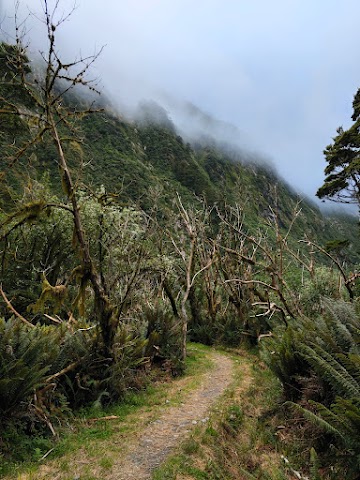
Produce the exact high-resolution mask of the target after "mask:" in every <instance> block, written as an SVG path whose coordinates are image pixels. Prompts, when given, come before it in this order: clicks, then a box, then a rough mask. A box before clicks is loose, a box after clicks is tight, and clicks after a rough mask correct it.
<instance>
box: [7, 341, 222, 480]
mask: <svg viewBox="0 0 360 480" xmlns="http://www.w3.org/2000/svg"><path fill="white" fill-rule="evenodd" d="M210 351H211V348H209V347H206V346H203V345H199V344H194V343H190V344H189V345H188V357H187V359H186V371H185V375H184V376H185V378H186V379H187V381H186V384H185V386H184V388H182V390H181V392H176V395H175V396H174V398H171V401H169V402H168V403H167V402H166V400H167V396H168V392H169V390H170V388H171V387H172V386H173V385H175V384H176V382H177V379H174V380H173V381H172V382H163V381H156V380H155V381H154V382H153V383H149V384H148V386H147V388H146V389H145V390H143V391H140V392H129V393H128V394H127V395H126V396H125V398H124V399H123V401H122V402H121V403H119V404H115V405H111V406H108V407H106V408H99V406H98V404H97V405H96V406H89V407H87V408H83V409H81V410H79V411H78V412H77V413H76V415H75V417H74V418H69V419H68V422H69V424H68V425H66V426H62V427H61V428H59V430H58V433H59V435H60V439H59V440H55V439H54V438H52V437H43V436H28V435H26V434H25V433H24V432H19V431H17V430H16V428H14V429H13V430H11V431H8V432H1V433H2V437H3V438H5V437H6V436H9V437H10V438H11V442H12V445H13V448H12V452H13V456H12V458H8V459H5V458H1V457H0V478H1V477H4V476H6V475H8V476H9V478H12V477H14V476H16V474H17V473H20V472H26V473H27V474H28V475H32V472H35V477H33V478H36V469H37V467H38V465H39V463H40V460H41V458H42V457H43V455H45V454H46V453H47V452H49V450H51V449H53V450H52V452H51V453H50V454H49V455H48V456H47V458H48V459H55V458H57V459H59V467H60V468H61V470H62V471H63V472H66V471H67V470H68V469H69V468H70V467H69V463H68V461H67V459H66V455H68V454H70V453H71V452H74V451H76V450H78V449H80V448H85V450H86V451H87V453H89V454H91V455H95V456H96V455H99V456H101V457H104V452H103V451H102V448H103V447H102V442H104V441H108V440H111V437H112V436H113V435H115V434H116V435H121V436H122V435H123V436H124V438H125V437H126V435H128V434H130V433H132V432H134V431H135V430H136V428H139V427H138V423H137V422H136V413H137V412H138V411H140V409H145V411H148V412H151V415H153V416H154V417H155V416H156V415H157V414H158V412H159V410H160V409H163V408H164V407H165V408H166V407H167V406H170V405H177V404H180V403H181V402H182V399H183V397H184V396H185V395H186V394H187V393H188V392H189V391H191V390H192V389H194V388H196V386H197V385H198V381H199V377H200V376H201V375H202V374H204V373H205V372H208V371H210V370H211V368H212V367H213V363H212V361H211V359H209V355H208V354H209V352H210ZM179 380H180V379H179ZM112 415H113V416H116V417H118V419H116V420H110V421H101V420H98V421H96V422H91V419H94V418H96V419H100V418H101V417H107V416H112ZM84 446H85V447H84ZM101 462H105V464H106V465H105V464H104V465H101V466H102V467H103V468H110V463H111V460H110V459H107V458H106V457H105V458H104V459H103V460H101ZM11 475H12V477H11Z"/></svg>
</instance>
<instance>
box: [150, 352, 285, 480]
mask: <svg viewBox="0 0 360 480" xmlns="http://www.w3.org/2000/svg"><path fill="white" fill-rule="evenodd" d="M234 359H235V365H236V375H235V381H234V383H233V385H232V387H231V388H230V389H228V390H227V392H226V394H225V396H222V397H221V400H220V401H219V402H218V404H217V405H216V406H215V408H213V410H212V414H211V416H210V420H209V422H208V424H207V425H205V426H197V427H196V429H195V430H194V431H193V433H192V435H191V437H190V438H188V439H187V440H185V441H184V442H183V443H182V445H181V446H180V448H179V451H178V453H177V454H175V455H173V456H172V457H170V458H169V459H168V460H167V461H166V462H165V463H164V464H163V465H162V466H161V467H160V468H159V469H157V470H156V471H155V472H154V473H153V479H154V480H175V479H182V480H220V479H221V480H235V479H236V480H239V479H263V480H286V479H289V478H292V477H289V476H288V474H289V470H288V469H287V467H286V466H285V465H284V462H283V460H282V458H281V452H280V451H279V449H280V447H279V443H278V440H277V431H278V425H277V424H276V423H275V422H274V416H273V415H272V411H275V410H277V409H278V406H279V405H278V401H279V398H280V395H281V386H280V385H279V383H278V381H277V380H276V379H275V378H274V376H273V375H272V373H271V372H270V371H269V370H268V369H267V368H265V367H264V366H263V364H262V363H261V361H260V360H259V359H258V357H256V356H252V355H251V354H249V353H248V352H244V354H243V355H241V354H239V355H234Z"/></svg>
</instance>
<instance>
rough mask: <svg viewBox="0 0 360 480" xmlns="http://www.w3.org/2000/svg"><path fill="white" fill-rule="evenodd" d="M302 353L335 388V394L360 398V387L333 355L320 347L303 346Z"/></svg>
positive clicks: (301, 347)
mask: <svg viewBox="0 0 360 480" xmlns="http://www.w3.org/2000/svg"><path fill="white" fill-rule="evenodd" d="M300 353H301V355H302V356H303V357H304V358H305V359H306V361H308V362H309V364H310V365H311V366H312V367H313V368H314V370H315V371H316V372H317V373H318V375H320V377H321V378H325V379H326V380H327V382H328V383H329V384H330V385H331V387H332V388H333V390H334V392H335V394H338V395H341V394H343V395H345V396H354V397H360V385H359V383H358V382H357V381H356V379H354V378H353V377H352V375H351V374H350V373H349V371H348V370H347V368H346V367H344V366H343V365H342V364H341V363H340V362H339V361H338V360H337V359H336V358H334V356H333V355H331V354H330V353H328V352H326V351H325V350H324V349H323V348H322V347H320V346H318V345H313V346H308V345H301V346H300Z"/></svg>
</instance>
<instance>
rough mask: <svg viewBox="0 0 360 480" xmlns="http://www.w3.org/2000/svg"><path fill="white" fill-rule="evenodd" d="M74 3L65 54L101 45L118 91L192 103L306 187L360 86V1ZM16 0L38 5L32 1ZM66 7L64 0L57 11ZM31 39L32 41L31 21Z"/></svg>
mask: <svg viewBox="0 0 360 480" xmlns="http://www.w3.org/2000/svg"><path fill="white" fill-rule="evenodd" d="M13 3H14V2H13V1H12V0H0V7H1V9H2V18H4V16H6V15H8V16H11V15H12V12H13ZM49 3H51V1H50V2H49ZM77 3H78V8H77V10H76V11H75V13H74V14H73V15H72V17H71V19H70V20H69V21H68V22H67V23H66V25H64V28H63V30H62V31H61V32H60V33H59V35H60V36H59V46H60V47H61V49H63V51H64V52H65V53H66V54H68V55H71V56H73V55H74V54H77V53H78V52H79V50H81V51H82V52H83V53H93V51H94V50H95V49H96V48H99V47H101V46H102V45H105V44H106V48H105V50H104V52H103V54H102V56H101V58H100V59H99V61H98V62H97V69H98V72H99V74H100V75H101V78H102V83H103V85H104V87H105V89H106V90H107V91H109V92H110V93H111V94H112V95H113V97H114V98H115V99H117V100H118V101H119V102H120V101H131V102H135V101H137V100H139V99H142V98H155V99H157V98H159V97H160V96H161V94H162V93H166V94H167V95H171V96H173V97H175V98H176V99H178V100H185V101H190V102H193V103H194V104H196V105H198V106H199V107H200V108H201V109H203V110H205V111H206V112H208V113H210V114H212V115H214V116H216V117H218V118H219V119H220V120H224V121H228V122H232V123H234V124H235V125H236V126H237V127H238V128H239V129H240V131H241V133H242V135H241V136H242V138H241V139H240V143H241V142H244V144H245V145H246V146H247V147H250V148H251V149H252V150H258V151H259V152H261V153H263V154H264V155H265V156H267V157H270V158H271V159H272V161H273V162H274V163H275V165H276V166H277V168H278V170H279V172H280V173H281V174H282V175H283V176H284V177H285V178H286V179H287V180H288V181H289V182H290V183H291V184H292V185H293V186H295V187H296V188H297V189H299V190H300V191H303V192H304V193H306V194H308V195H310V196H313V195H314V193H315V191H316V189H317V188H318V187H319V186H320V185H321V183H322V180H323V169H324V166H325V161H324V158H323V154H322V150H323V149H324V148H325V146H326V145H327V144H328V143H330V141H331V138H332V136H334V135H335V130H336V128H337V127H338V126H339V125H343V126H344V127H346V126H348V125H349V124H350V123H351V120H350V116H351V102H352V98H353V95H354V94H355V92H356V90H357V88H358V87H360V62H359V57H358V47H359V45H360V29H359V28H358V19H359V18H360V2H359V1H358V0H271V1H270V0H120V1H119V0H106V1H103V2H99V0H78V2H77ZM22 4H23V6H25V5H29V6H31V8H32V9H36V8H39V5H41V0H22ZM71 4H72V2H71V1H70V0H63V1H62V2H61V5H63V6H64V9H66V7H67V6H69V5H71ZM3 25H8V20H6V21H5V22H3ZM30 37H32V38H34V39H35V44H36V46H37V47H39V45H41V42H42V40H41V39H42V38H44V37H43V34H42V32H41V27H40V26H39V25H37V26H36V27H35V26H33V27H32V28H31V31H30Z"/></svg>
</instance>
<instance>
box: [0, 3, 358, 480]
mask: <svg viewBox="0 0 360 480" xmlns="http://www.w3.org/2000/svg"><path fill="white" fill-rule="evenodd" d="M44 6H45V23H46V25H47V27H48V39H47V40H48V47H49V48H48V50H47V51H48V57H47V59H46V63H45V65H44V68H43V69H42V70H41V69H40V70H39V73H37V74H36V75H35V73H34V72H30V69H29V65H28V64H29V62H28V58H27V56H26V50H25V49H24V48H22V46H21V45H22V43H21V39H20V38H19V39H17V40H18V41H17V44H16V46H11V45H7V44H2V45H1V48H0V73H1V75H0V77H1V78H0V148H1V151H2V156H3V159H4V161H3V162H2V164H1V171H0V182H1V196H0V272H1V285H0V294H1V303H0V334H1V335H0V432H1V433H0V448H1V450H2V452H1V455H2V456H3V458H5V459H6V461H9V462H10V464H11V453H13V455H17V458H18V461H22V460H24V459H25V458H26V457H28V456H30V457H31V458H34V459H39V458H41V457H42V456H43V455H44V453H46V452H45V451H46V450H47V448H48V447H49V446H50V445H58V446H56V447H55V448H59V449H61V445H62V444H61V440H60V443H58V436H59V434H60V433H61V432H62V431H63V429H64V426H65V425H66V424H67V422H69V421H70V420H69V419H71V418H72V416H73V415H76V416H78V415H79V412H82V413H81V414H83V412H86V411H89V412H91V414H90V415H94V414H95V410H96V412H97V415H98V416H101V415H103V414H106V413H108V412H111V411H116V412H117V413H116V415H118V416H121V415H123V413H121V411H122V410H121V409H125V411H126V409H127V408H128V406H129V401H130V400H129V398H130V399H131V402H132V401H135V402H138V401H139V398H142V397H141V396H133V394H131V395H130V394H129V392H138V391H142V390H143V389H144V388H145V386H147V385H148V381H149V379H154V375H155V376H156V374H157V373H158V372H159V368H160V369H161V371H165V372H167V373H168V374H171V375H173V376H178V375H180V374H182V373H183V372H184V369H185V368H186V360H187V358H188V357H187V341H188V340H189V339H190V340H193V341H197V342H201V343H204V344H207V345H226V346H230V347H235V348H239V347H240V346H241V347H250V348H257V349H258V345H259V343H260V345H261V355H262V358H263V360H264V362H265V363H266V364H267V366H268V369H270V371H271V372H272V373H273V376H271V377H270V373H269V370H267V369H266V368H265V367H264V366H263V364H260V363H259V361H258V360H257V359H256V358H255V357H251V358H252V361H253V363H254V365H255V366H254V369H255V370H256V369H257V370H256V372H255V370H254V375H255V376H256V378H257V379H259V381H258V380H256V387H254V388H255V390H256V391H255V390H254V391H253V392H252V393H251V395H255V394H256V396H257V398H258V405H259V409H260V418H257V419H254V418H255V416H256V415H255V414H254V413H252V412H251V408H253V407H254V406H253V405H248V403H250V402H249V398H251V396H246V395H245V397H244V398H242V403H241V404H239V403H237V402H232V401H231V400H230V399H229V401H228V403H227V408H226V410H224V411H223V412H222V414H221V415H220V416H219V417H218V418H217V419H216V420H214V424H213V425H211V426H209V427H208V429H207V430H206V431H205V432H203V431H199V432H197V433H196V434H195V436H194V437H192V438H191V439H190V440H188V442H187V443H186V444H185V445H184V455H183V456H182V457H181V458H180V459H179V458H178V459H175V460H174V461H173V462H175V463H173V464H172V465H173V466H172V467H171V466H170V467H169V466H167V467H164V468H165V469H166V468H168V469H170V470H168V472H170V473H166V472H165V470H164V472H165V473H163V475H164V476H163V477H162V478H173V477H172V476H171V475H173V473H171V468H175V466H176V468H177V469H179V468H180V469H183V472H184V474H186V475H194V478H210V479H212V478H213V479H215V478H239V475H243V476H245V477H246V478H270V477H271V475H273V477H271V478H279V479H280V478H286V477H284V476H283V475H284V473H283V472H284V468H283V466H282V465H281V466H279V465H277V466H275V464H276V461H277V460H276V461H275V460H274V463H273V462H272V461H271V462H270V460H269V462H270V463H271V465H269V464H268V463H267V461H265V462H263V461H261V462H260V463H259V462H256V461H255V460H254V458H253V456H252V455H251V450H255V451H257V449H258V448H259V449H260V450H259V451H261V449H262V448H263V446H264V444H265V437H266V436H267V435H270V436H269V437H268V439H267V441H268V442H269V444H271V449H274V450H276V449H278V450H279V451H282V452H284V455H285V456H286V458H287V457H289V458H290V461H291V464H294V465H299V466H300V467H301V470H302V471H305V472H306V473H309V471H310V468H311V469H312V471H313V472H315V473H314V475H317V476H318V477H319V478H324V479H332V478H339V477H336V475H339V472H346V475H347V477H346V478H347V479H349V480H352V479H355V478H356V471H357V470H358V468H359V455H360V451H359V442H358V439H357V432H358V428H359V418H360V412H359V409H360V405H359V393H360V389H359V388H360V387H359V330H360V325H359V307H358V305H359V295H360V291H359V278H360V275H359V271H358V262H359V255H360V251H359V242H358V235H359V230H358V224H357V222H356V220H355V219H354V218H351V217H350V218H347V217H341V216H338V215H337V216H336V215H334V216H332V217H329V218H324V217H323V216H322V215H321V213H320V211H319V210H318V209H317V208H316V207H315V206H313V205H312V204H310V203H309V202H307V201H306V200H303V201H302V202H300V201H299V199H298V198H297V196H296V195H295V194H294V192H293V191H292V190H291V189H290V188H289V187H288V186H286V185H285V184H283V183H282V182H281V181H280V180H279V179H278V178H277V177H276V176H275V174H274V173H273V172H272V171H271V170H270V169H269V167H267V166H265V165H257V164H251V163H246V162H242V161H241V160H242V159H241V158H240V159H239V158H238V159H237V161H234V158H233V156H234V154H230V153H229V152H226V151H225V150H222V151H220V150H219V149H216V148H215V147H214V146H206V145H200V144H199V145H197V146H196V148H195V147H194V146H191V145H189V144H186V143H185V142H184V141H183V139H182V138H181V137H179V136H178V135H177V134H176V131H175V127H174V126H173V125H172V123H171V122H170V121H169V119H167V117H166V114H165V113H164V112H162V111H161V109H160V110H159V108H157V107H156V106H154V105H148V106H146V108H145V107H143V110H144V109H145V110H144V112H143V113H145V115H144V116H143V117H142V118H139V119H138V120H137V121H136V122H133V123H130V122H125V121H123V120H121V119H119V118H118V117H117V116H116V115H115V114H113V113H109V112H108V111H106V110H105V111H100V110H97V111H93V110H92V106H90V101H88V100H87V99H84V97H80V96H79V95H78V93H77V91H76V89H75V90H74V87H77V86H79V85H81V86H83V87H84V86H85V87H88V88H89V89H90V91H91V92H92V93H93V90H94V87H93V86H92V85H91V84H89V83H88V82H87V80H86V77H85V74H86V71H87V68H88V67H89V66H90V65H91V63H92V61H93V60H94V59H87V60H86V59H80V61H79V62H76V63H75V64H74V65H72V67H71V69H70V67H69V65H66V64H64V63H63V62H62V61H61V60H60V57H59V54H58V53H57V49H56V43H55V39H56V33H57V30H58V28H60V27H61V23H62V20H59V21H58V22H56V16H57V7H55V11H54V12H50V11H49V10H48V5H47V2H45V3H44ZM76 67H78V68H79V70H78V72H76ZM69 69H70V71H71V75H72V76H71V77H69V76H68V75H69ZM357 96H358V95H357ZM357 100H358V99H357V97H356V98H355V103H354V121H355V122H358V101H357ZM356 102H357V103H356ZM356 125H357V123H355V125H354V127H353V128H352V129H350V131H349V132H339V137H338V138H337V139H336V140H335V143H334V146H333V147H331V148H330V147H329V148H328V150H327V152H328V153H327V159H328V161H329V167H328V171H327V174H328V175H329V176H328V177H327V178H326V180H325V186H324V187H322V189H320V190H319V192H320V191H321V192H320V193H321V195H320V196H333V195H338V196H339V195H340V198H342V195H343V193H340V192H343V191H344V190H345V191H346V192H347V194H349V193H350V196H351V198H352V199H355V200H356V201H358V178H357V171H358V163H356V162H358V160H357V157H356V148H357V143H356V142H357V137H356V135H355V134H356V132H357V126H356ZM344 149H345V150H344ZM334 152H335V153H334ZM344 152H345V153H344ZM344 155H345V157H346V158H345V157H344ZM334 159H335V160H334ZM345 160H346V161H348V165H346V168H345V167H344V164H345V163H346V162H345ZM344 162H345V163H344ZM340 164H341V168H342V170H340V171H339V170H338V169H339V165H340ZM343 167H344V168H343ZM335 177H336V178H335ZM329 182H330V183H329ZM330 187H331V188H330ZM324 189H325V190H324ZM190 359H191V357H190ZM188 365H189V364H188ZM192 366H193V367H194V365H193V364H192ZM266 376H269V378H266ZM274 376H275V377H277V378H278V379H279V380H280V382H281V387H280V385H279V383H278V382H277V381H276V380H275V379H274ZM264 383H266V384H268V385H269V389H270V391H271V392H275V391H276V394H275V393H273V396H272V401H271V402H270V400H269V398H268V397H267V393H266V391H262V390H261V389H262V384H264ZM280 389H281V394H282V398H283V400H284V401H286V406H285V407H284V408H283V409H280V408H279V404H278V403H276V399H280ZM249 395H250V394H249ZM144 398H146V397H144ZM234 398H235V397H234ZM267 401H269V402H270V403H269V407H268V409H266V408H265V403H266V402H267ZM119 402H120V406H118V405H119ZM114 405H115V406H114ZM131 405H132V403H131ZM111 409H115V410H111ZM116 409H120V410H116ZM299 412H300V413H299ZM299 415H300V416H301V418H300V419H299ZM268 416H272V417H273V418H275V419H276V420H277V421H279V422H281V423H279V424H280V425H284V432H282V434H283V436H284V437H285V438H286V439H287V440H289V441H288V444H289V445H288V446H285V445H284V444H282V443H281V442H279V441H278V440H277V439H276V438H275V437H274V435H275V434H274V431H273V432H272V434H269V433H268V431H269V430H267V429H265V430H264V428H263V427H264V423H266V422H267V420H265V419H267V418H268ZM274 421H275V420H274ZM75 423H76V422H75ZM270 423H271V422H270ZM289 425H291V427H289ZM244 426H246V428H245V430H246V432H247V437H246V438H245V439H243V440H244V442H240V439H241V438H242V437H241V435H242V429H243V428H244ZM269 428H270V430H271V426H270V427H269ZM323 431H325V434H323V433H322V432H323ZM15 432H16V433H15ZM285 432H286V435H285ZM125 433H126V432H125ZM86 435H88V436H90V437H91V436H92V437H93V438H94V439H99V438H102V439H104V438H108V436H109V435H111V427H110V428H109V429H108V427H103V426H100V427H97V426H96V427H94V428H91V429H89V430H88V431H87V433H86ZM280 436H281V435H280V434H279V435H278V437H280ZM79 438H81V435H79ZM50 439H51V440H50ZM303 439H306V447H304V442H303ZM53 442H54V443H53ZM258 442H259V443H258ZM232 443H234V445H235V446H236V448H235V447H234V449H232V448H230V447H231V444H232ZM204 445H206V449H207V453H206V455H205V453H204V452H203V450H204ZM330 446H331V457H329V454H328V450H329V448H330ZM300 450H301V453H300ZM202 455H205V457H203V458H207V460H206V462H205V463H206V467H204V466H203V465H202V466H201V467H199V465H198V464H197V463H196V461H195V462H192V461H190V460H189V458H192V457H197V456H199V457H201V456H202ZM228 457H229V458H231V462H230V464H229V465H228V464H227V460H226V459H227V458H228ZM261 458H262V457H261ZM235 459H237V460H236V461H235ZM109 462H110V460H109V459H107V458H104V460H103V464H102V468H104V469H106V468H110V466H111V464H110V463H109ZM235 464H236V465H235ZM174 465H175V466H174ZM309 465H312V467H310V466H309ZM285 473H286V472H285ZM166 475H167V476H166ZM196 475H197V476H196ZM224 475H227V477H224ZM236 475H237V476H236Z"/></svg>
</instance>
